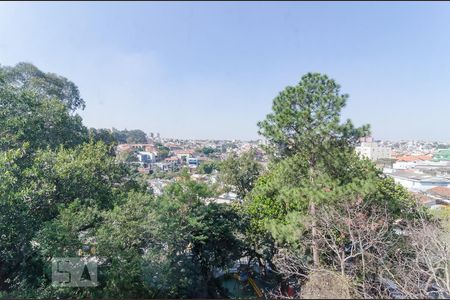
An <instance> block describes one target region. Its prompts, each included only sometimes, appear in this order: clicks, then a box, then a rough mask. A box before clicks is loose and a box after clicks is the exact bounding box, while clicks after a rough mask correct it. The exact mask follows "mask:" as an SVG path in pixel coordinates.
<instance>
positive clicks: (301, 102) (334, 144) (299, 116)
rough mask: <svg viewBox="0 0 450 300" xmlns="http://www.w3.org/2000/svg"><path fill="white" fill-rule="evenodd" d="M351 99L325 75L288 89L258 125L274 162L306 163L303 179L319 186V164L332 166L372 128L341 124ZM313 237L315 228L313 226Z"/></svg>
mask: <svg viewBox="0 0 450 300" xmlns="http://www.w3.org/2000/svg"><path fill="white" fill-rule="evenodd" d="M347 98H348V95H346V94H342V93H341V91H340V86H339V85H338V84H337V83H336V82H335V81H334V80H333V79H330V78H328V76H326V75H322V74H318V73H308V74H306V75H304V76H303V77H302V79H301V80H300V82H299V83H298V84H297V85H296V86H294V87H291V86H289V87H287V88H285V89H284V90H283V91H282V92H281V93H280V94H279V95H278V96H277V97H276V98H275V99H274V101H273V106H272V110H273V112H272V113H271V114H268V115H267V117H266V119H265V120H264V121H261V122H259V123H258V126H259V128H260V131H259V132H260V134H262V135H263V136H264V137H266V138H267V140H268V141H269V147H268V150H269V152H270V153H272V155H273V156H274V158H276V159H282V158H285V157H290V156H293V155H296V156H300V157H301V159H302V161H303V162H305V164H303V166H305V167H306V168H303V169H304V170H305V173H304V175H306V176H307V177H308V182H309V184H310V186H311V187H314V186H317V183H315V182H314V181H315V180H317V176H320V175H319V174H318V167H317V166H318V164H320V163H321V164H330V165H332V164H333V160H339V157H342V156H343V153H345V152H348V151H351V150H350V149H349V148H350V147H351V146H352V145H353V144H354V143H356V142H357V141H358V139H359V138H360V137H362V136H365V135H367V134H368V133H369V132H368V129H369V126H368V125H365V126H363V127H361V128H355V127H354V126H353V124H352V122H351V121H350V120H347V121H346V122H345V123H344V124H341V123H340V114H341V111H342V109H343V108H344V106H345V104H346V101H347ZM308 207H309V213H310V214H311V215H314V214H315V210H316V199H314V197H312V195H311V197H310V201H309V204H308ZM311 230H312V235H313V237H315V236H316V229H315V224H314V223H313V224H311ZM312 251H313V260H314V263H315V265H318V264H319V250H318V246H317V244H316V242H315V239H314V238H313V245H312Z"/></svg>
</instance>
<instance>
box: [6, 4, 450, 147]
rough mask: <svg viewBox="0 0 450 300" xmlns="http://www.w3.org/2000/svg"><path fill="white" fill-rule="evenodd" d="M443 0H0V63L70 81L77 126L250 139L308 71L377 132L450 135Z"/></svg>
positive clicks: (447, 14) (407, 136)
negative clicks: (79, 100)
mask: <svg viewBox="0 0 450 300" xmlns="http://www.w3.org/2000/svg"><path fill="white" fill-rule="evenodd" d="M449 31H450V3H443V2H430V3H425V2H421V3H414V2H411V3H405V2H402V3H398V2H397V3H386V2H385V3H376V2H361V3H355V2H341V3H331V2H327V3H315V2H314V3H312V2H311V3H308V2H276V3H275V2H260V3H258V2H243V3H234V2H222V3H219V2H211V3H207V2H198V3H182V2H178V3H152V2H134V3H117V2H106V3H105V2H102V3H82V4H81V3H76V2H70V3H62V2H58V3H42V2H41V3H36V4H35V3H31V2H28V3H0V64H1V65H14V64H16V63H18V62H21V61H26V62H31V63H33V64H35V65H36V66H37V67H38V68H40V69H41V70H43V71H45V72H54V73H57V74H59V75H62V76H65V77H67V78H68V79H69V80H71V81H73V82H74V83H75V84H77V86H78V87H79V89H80V92H81V95H82V97H83V98H84V99H85V101H86V109H85V111H82V112H80V115H81V116H82V117H83V121H84V124H85V125H86V126H88V127H96V128H112V127H114V128H117V129H125V128H126V129H141V130H144V131H145V132H146V133H149V132H159V133H160V134H161V137H173V138H184V139H188V138H192V139H227V140H233V139H236V140H256V139H259V138H261V137H260V136H258V134H257V131H258V128H257V125H256V123H257V122H258V121H260V120H263V119H264V117H265V115H266V114H268V113H270V111H271V105H272V100H273V98H274V97H275V96H276V95H277V94H278V93H279V92H280V91H281V90H283V89H284V88H285V87H286V86H288V85H295V84H296V83H297V82H298V81H299V80H300V78H301V76H302V75H303V74H305V73H307V72H321V73H325V74H327V75H329V76H330V77H331V78H333V79H335V80H336V81H337V82H338V83H339V84H340V85H341V86H342V92H343V93H348V94H349V95H350V98H349V100H348V103H347V107H346V108H345V109H344V113H343V121H344V120H345V119H346V118H350V119H352V120H353V122H354V124H355V125H356V126H360V125H362V124H365V123H369V124H370V125H371V128H372V135H373V137H374V138H375V139H379V140H396V141H399V140H430V141H433V140H436V141H442V142H445V141H449V140H450V132H449V130H448V128H450V118H449V113H450V56H449V55H448V53H450V34H449Z"/></svg>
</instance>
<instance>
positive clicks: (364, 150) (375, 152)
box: [355, 138, 391, 161]
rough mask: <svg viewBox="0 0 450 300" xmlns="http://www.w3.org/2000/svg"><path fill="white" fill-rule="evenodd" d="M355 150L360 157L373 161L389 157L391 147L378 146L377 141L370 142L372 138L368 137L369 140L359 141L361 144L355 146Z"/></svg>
mask: <svg viewBox="0 0 450 300" xmlns="http://www.w3.org/2000/svg"><path fill="white" fill-rule="evenodd" d="M355 150H356V152H357V153H358V154H359V155H361V156H362V157H366V158H368V159H370V160H373V161H377V160H379V159H382V158H391V148H389V147H383V146H379V145H378V144H377V143H375V142H372V138H370V142H361V145H359V146H357V147H356V148H355Z"/></svg>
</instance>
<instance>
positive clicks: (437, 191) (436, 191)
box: [427, 186, 450, 199]
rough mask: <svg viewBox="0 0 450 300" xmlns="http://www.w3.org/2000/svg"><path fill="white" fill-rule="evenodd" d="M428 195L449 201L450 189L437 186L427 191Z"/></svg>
mask: <svg viewBox="0 0 450 300" xmlns="http://www.w3.org/2000/svg"><path fill="white" fill-rule="evenodd" d="M427 192H428V193H430V194H433V195H436V196H441V197H444V198H447V199H450V188H446V187H443V186H437V187H434V188H431V189H429V190H427Z"/></svg>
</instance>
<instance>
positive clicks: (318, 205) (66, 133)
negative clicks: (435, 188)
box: [0, 63, 450, 299]
mask: <svg viewBox="0 0 450 300" xmlns="http://www.w3.org/2000/svg"><path fill="white" fill-rule="evenodd" d="M347 98H348V96H347V95H345V94H341V92H340V87H339V85H338V84H337V83H336V82H335V81H334V80H332V79H330V78H328V77H327V76H325V75H321V74H306V75H305V76H303V77H302V79H301V81H300V82H299V84H298V85H296V86H294V87H287V88H286V89H285V90H284V91H282V92H281V93H280V94H279V96H278V97H276V98H275V100H274V105H273V112H272V113H270V114H269V115H268V116H267V118H266V119H265V120H264V121H262V122H260V123H259V126H260V132H261V134H262V135H263V136H264V137H265V138H266V139H267V140H268V142H269V144H268V147H267V150H268V151H269V152H270V153H271V155H272V157H271V160H270V162H269V164H268V167H267V168H263V167H262V166H261V164H260V163H259V162H257V160H256V157H255V153H254V152H253V151H249V152H246V153H244V154H242V155H241V156H237V155H231V156H230V157H229V158H228V159H226V160H225V161H223V162H220V163H219V162H216V161H211V162H208V163H204V164H203V165H201V166H200V169H199V170H200V172H202V173H205V174H210V173H212V172H213V171H214V170H218V171H219V174H220V176H219V178H220V182H221V183H222V185H223V186H224V187H225V188H226V189H227V190H232V191H235V192H236V193H237V195H238V198H239V200H243V203H242V204H241V203H240V201H236V203H234V204H233V205H224V204H216V203H209V200H210V198H211V197H214V196H216V195H217V192H218V191H216V190H215V186H208V185H207V184H203V183H197V182H194V181H191V180H190V179H189V178H190V176H189V174H188V173H187V172H180V173H177V174H176V175H177V180H176V182H174V183H173V184H171V185H169V186H167V187H166V188H165V189H164V191H163V193H162V195H159V196H156V195H153V194H152V193H151V192H149V189H148V188H147V186H146V183H145V181H144V180H143V179H142V178H141V177H140V175H139V174H138V173H137V172H136V171H135V170H134V169H133V168H130V164H129V163H131V162H132V160H133V159H134V158H133V157H134V156H133V155H130V153H126V152H124V154H123V157H116V155H115V146H116V145H117V144H118V143H146V142H147V137H146V135H145V133H144V132H142V131H140V130H131V131H127V130H124V131H118V130H112V131H109V130H105V129H94V128H91V129H89V130H88V129H87V128H86V127H85V126H83V124H82V120H81V118H80V117H79V115H78V114H77V110H78V109H83V108H84V105H85V103H84V100H83V99H82V98H81V97H80V95H79V92H78V88H77V87H76V85H75V84H74V83H72V82H70V81H69V80H68V79H66V78H64V77H61V76H59V75H56V74H52V73H44V72H42V71H40V70H39V69H37V68H36V67H35V66H33V65H31V64H25V63H20V64H18V65H16V66H14V67H0V120H1V122H0V133H1V135H0V297H6V298H58V299H62V298H177V297H183V298H196V297H198V298H218V297H226V296H227V293H226V291H225V290H223V289H222V287H221V285H220V283H219V282H218V281H217V280H216V278H215V277H214V271H217V270H224V269H227V268H228V267H230V266H232V265H233V263H234V262H235V261H237V260H238V259H240V258H243V257H247V258H249V260H250V261H253V260H255V261H257V262H258V264H259V266H260V267H261V270H262V273H263V274H264V275H266V274H267V273H268V272H269V269H270V270H272V271H274V272H275V273H276V274H277V275H278V277H277V278H279V280H280V282H279V285H280V286H285V285H286V284H287V283H289V284H291V285H292V286H294V287H295V288H296V294H295V295H294V297H299V296H302V297H315V296H319V297H330V296H332V297H342V296H344V297H365V298H374V297H375V298H376V297H386V298H389V297H398V296H399V295H400V296H403V297H410V298H418V297H431V296H432V295H434V296H436V295H437V296H438V297H443V296H445V295H446V294H445V293H446V292H447V293H448V291H449V289H450V288H449V286H448V285H449V283H448V282H449V277H448V276H449V275H448V274H449V273H450V272H449V269H448V268H449V265H450V263H449V253H448V249H449V247H448V243H449V241H448V236H450V234H449V231H448V230H449V229H450V228H449V226H448V224H449V223H448V213H447V214H445V211H443V212H441V213H440V215H439V216H438V217H434V216H432V215H431V214H429V212H428V211H427V210H426V209H423V208H420V207H418V206H416V204H415V202H414V199H412V198H411V196H410V194H409V193H408V192H407V191H406V190H404V189H403V188H401V187H400V186H398V185H396V184H395V183H394V182H393V180H391V179H388V178H385V177H384V176H383V174H381V173H380V172H379V171H378V170H377V168H376V167H375V166H374V165H373V164H372V163H371V162H370V161H367V160H362V159H360V158H359V157H358V156H357V155H356V154H355V152H354V149H353V146H354V144H355V142H356V141H357V140H358V138H360V137H362V136H364V135H366V134H368V126H363V127H361V128H355V127H354V126H353V125H352V123H351V122H350V121H346V122H344V123H341V122H340V114H341V110H342V109H343V107H344V106H345V103H346V100H347ZM156 147H157V149H158V152H159V155H160V156H162V157H164V156H167V155H168V154H169V149H168V148H167V147H165V146H163V145H162V144H156ZM229 148H233V145H230V146H229ZM202 152H203V153H204V154H205V155H212V154H213V153H214V152H216V151H215V150H214V149H211V148H204V149H202ZM207 203H209V204H207ZM440 220H444V221H445V222H442V221H440ZM85 249H88V250H85ZM85 251H88V252H89V253H88V254H86V253H85ZM78 256H92V257H95V258H96V259H97V263H98V281H99V285H98V286H97V287H92V288H82V287H70V288H68V287H64V288H63V287H57V286H54V285H52V274H51V261H52V259H53V258H57V257H78ZM324 282H325V283H326V284H327V285H326V286H327V288H326V289H324V288H323V286H324V285H323V284H322V283H324ZM299 287H301V289H300V288H299ZM300 291H301V292H300ZM430 293H431V294H430ZM432 293H434V294H432ZM447 295H448V294H447ZM266 296H267V297H270V296H274V297H281V296H283V297H286V296H287V295H286V293H285V291H283V290H282V289H281V290H280V291H277V289H275V290H273V291H272V292H271V293H266Z"/></svg>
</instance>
